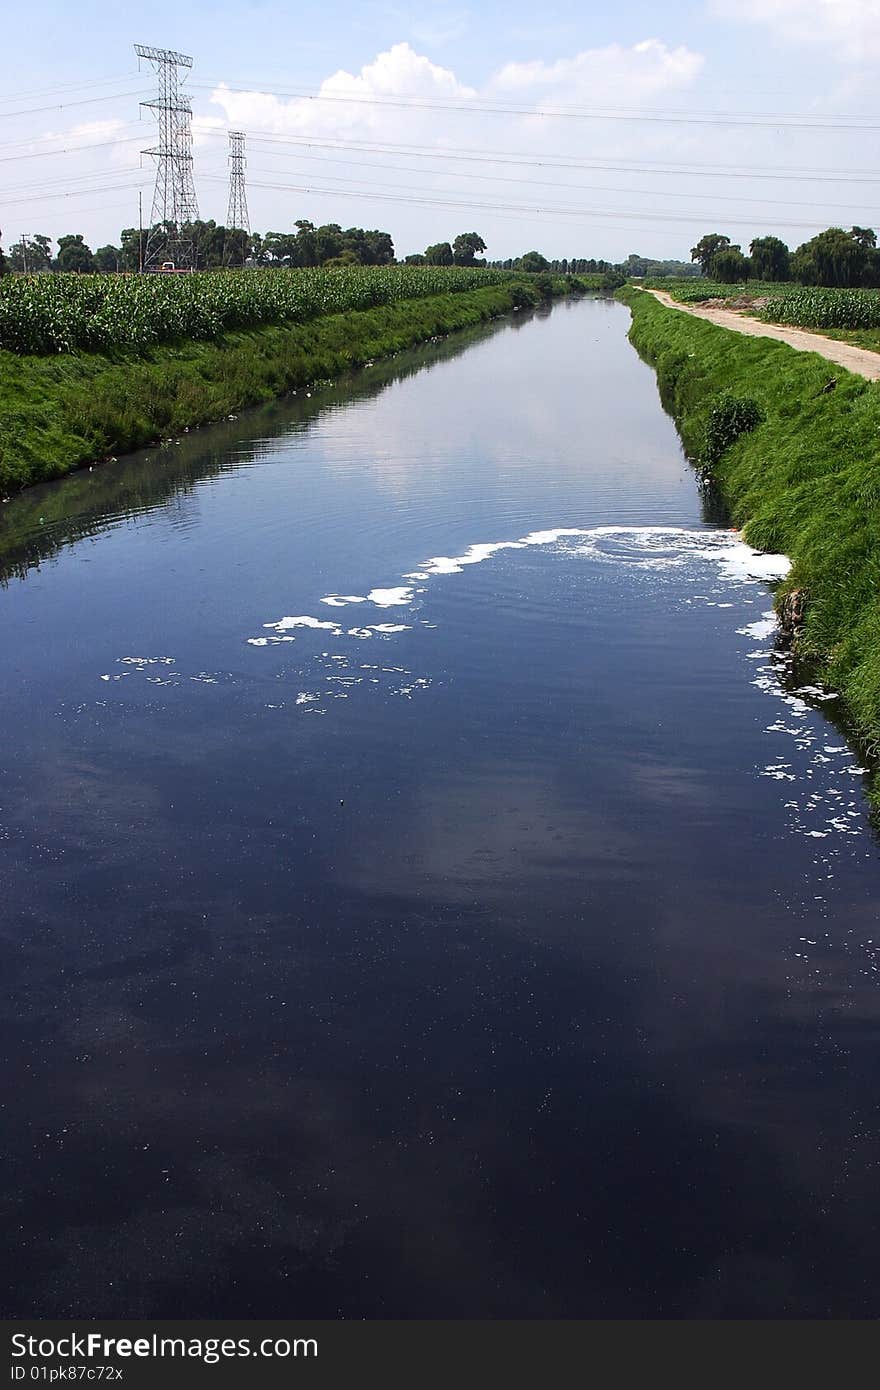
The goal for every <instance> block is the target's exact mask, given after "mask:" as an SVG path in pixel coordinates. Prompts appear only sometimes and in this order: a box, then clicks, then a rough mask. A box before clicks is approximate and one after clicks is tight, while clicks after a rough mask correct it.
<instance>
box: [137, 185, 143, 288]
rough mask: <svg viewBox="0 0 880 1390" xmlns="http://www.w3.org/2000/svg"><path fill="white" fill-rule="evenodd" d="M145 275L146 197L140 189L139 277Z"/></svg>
mask: <svg viewBox="0 0 880 1390" xmlns="http://www.w3.org/2000/svg"><path fill="white" fill-rule="evenodd" d="M143 273H144V195H143V193H141V191H140V189H138V275H143Z"/></svg>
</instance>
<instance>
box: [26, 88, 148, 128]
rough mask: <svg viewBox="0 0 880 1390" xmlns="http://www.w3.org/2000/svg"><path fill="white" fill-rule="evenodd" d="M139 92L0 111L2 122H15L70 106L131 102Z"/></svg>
mask: <svg viewBox="0 0 880 1390" xmlns="http://www.w3.org/2000/svg"><path fill="white" fill-rule="evenodd" d="M137 95H138V93H137V92H131V91H128V92H113V93H112V94H111V95H110V96H103V97H83V98H81V100H79V101H59V102H56V103H55V105H54V106H30V107H28V109H27V110H26V111H0V121H14V120H15V119H16V117H18V116H36V115H39V114H40V112H42V111H66V110H67V108H68V107H70V106H94V105H97V103H98V102H100V101H123V100H125V101H129V100H131V98H132V97H133V96H137Z"/></svg>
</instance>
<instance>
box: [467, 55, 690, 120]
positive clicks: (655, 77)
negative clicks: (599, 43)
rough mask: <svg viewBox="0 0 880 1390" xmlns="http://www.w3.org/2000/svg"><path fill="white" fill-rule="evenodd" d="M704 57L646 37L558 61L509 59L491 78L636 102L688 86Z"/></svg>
mask: <svg viewBox="0 0 880 1390" xmlns="http://www.w3.org/2000/svg"><path fill="white" fill-rule="evenodd" d="M702 67H703V57H702V55H701V54H699V53H694V52H693V51H692V50H691V49H689V48H684V47H679V48H669V47H667V45H666V44H665V43H661V41H660V40H659V39H644V40H643V41H642V42H641V43H637V44H635V45H633V47H632V48H624V47H622V46H621V45H620V44H609V45H608V46H607V47H606V48H588V49H585V50H584V52H583V53H578V54H576V55H575V57H573V58H560V59H558V61H557V62H555V63H545V62H542V61H540V60H537V61H535V62H531V63H508V64H507V65H506V66H505V67H503V68H502V69H501V71H500V72H499V73H498V74H497V76H496V77H495V78H494V79H493V82H492V87H493V88H494V89H495V90H496V91H498V92H510V93H514V92H515V93H517V94H523V93H527V92H537V91H539V90H540V92H541V93H542V94H545V95H547V94H552V95H554V96H558V94H559V93H560V92H562V93H566V94H574V95H577V96H579V97H580V98H581V99H582V100H584V101H589V103H590V104H591V105H594V106H598V105H602V104H603V103H605V102H608V101H610V100H614V101H615V102H616V103H618V104H621V105H622V104H625V105H627V106H629V107H636V106H639V105H641V104H643V103H644V102H646V101H648V100H650V98H651V97H653V96H656V95H658V94H660V93H665V92H669V91H673V90H675V89H677V88H682V87H688V86H690V84H691V83H692V82H693V81H694V80H695V78H697V77H698V76H699V74H700V71H701V69H702Z"/></svg>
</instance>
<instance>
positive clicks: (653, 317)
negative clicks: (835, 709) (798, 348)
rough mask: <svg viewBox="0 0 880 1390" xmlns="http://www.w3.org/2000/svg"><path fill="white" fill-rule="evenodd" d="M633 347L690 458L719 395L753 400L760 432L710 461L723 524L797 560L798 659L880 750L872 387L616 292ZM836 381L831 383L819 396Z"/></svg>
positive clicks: (780, 346)
mask: <svg viewBox="0 0 880 1390" xmlns="http://www.w3.org/2000/svg"><path fill="white" fill-rule="evenodd" d="M622 297H623V298H624V299H625V300H626V302H627V303H628V304H629V305H630V307H631V309H632V314H633V322H632V328H631V330H630V338H631V340H632V342H633V344H634V345H635V347H636V348H637V349H638V351H639V352H640V353H641V354H642V356H644V357H645V358H646V359H647V360H648V361H649V362H651V363H652V364H653V366H654V367H655V369H656V371H657V377H658V382H659V385H660V390H661V394H662V397H663V400H664V404H666V406H667V408H668V409H669V410H670V411H671V413H672V414H673V415H674V417H675V419H676V421H677V423H678V427H679V430H680V432H681V435H682V439H683V441H684V444H685V447H686V449H687V450H688V453H689V454H690V455H691V457H692V458H694V459H695V460H696V459H698V458H699V457H700V456H701V454H702V453H703V443H704V438H705V429H706V423H707V420H708V418H709V413H710V411H711V409H712V405H713V402H714V401H715V400H716V398H717V397H718V396H719V395H720V394H721V393H722V392H729V393H731V394H732V395H734V396H737V397H743V398H750V399H752V400H754V401H755V403H756V404H757V406H758V407H759V409H760V412H761V416H762V419H761V422H760V423H759V424H758V426H757V428H756V429H755V430H754V431H753V432H751V433H749V434H746V435H743V436H742V437H741V438H740V439H738V440H737V441H736V443H734V444H733V445H732V447H731V448H729V449H728V450H727V451H726V452H725V453H724V454H723V455H722V457H721V458H720V460H719V461H718V462H717V463H716V464H715V465H714V467H713V469H712V476H713V480H714V481H715V483H716V484H717V487H718V488H719V490H720V492H721V494H722V496H723V498H724V499H725V501H726V503H727V506H728V507H729V509H730V514H731V517H732V520H733V521H734V522H735V523H736V525H738V526H741V527H743V528H744V534H745V538H746V540H748V541H749V542H750V543H751V544H752V545H754V546H756V547H758V548H759V549H761V550H769V551H782V552H784V553H785V554H787V555H789V556H790V557H791V560H792V571H791V574H790V576H789V578H788V579H787V580H786V581H785V583H784V584H783V585H782V586H781V587H780V590H779V592H778V594H777V602H778V603H781V600H782V598H783V597H784V595H785V594H786V593H787V592H789V591H790V590H792V589H803V590H805V591H806V594H807V600H808V602H807V613H806V620H805V624H804V630H803V634H802V636H801V637H800V638H799V640H798V643H797V651H798V654H799V655H800V656H801V657H803V658H805V659H807V660H809V661H810V662H811V663H814V664H815V668H816V671H817V674H818V675H820V676H821V678H822V679H824V680H825V681H827V682H828V683H829V684H830V685H832V686H833V687H834V688H835V689H837V690H839V691H840V692H841V694H842V696H843V697H844V700H845V701H846V706H847V711H848V714H849V717H850V718H851V720H852V721H853V724H854V727H855V730H856V732H857V734H858V736H859V737H860V738H861V739H862V740H863V741H864V742H865V744H866V745H867V746H868V748H869V749H870V750H871V751H872V752H876V751H877V750H878V748H880V384H878V383H876V382H868V381H865V380H863V379H862V378H861V377H858V376H855V375H853V374H852V373H849V372H846V371H844V370H843V369H842V368H840V367H838V366H835V365H832V364H830V363H829V362H827V361H825V360H824V359H823V358H821V357H819V356H814V355H813V354H810V353H802V352H795V351H794V350H793V349H791V348H789V347H787V346H786V345H785V344H784V343H777V342H773V341H771V340H768V339H762V338H747V337H744V336H743V335H741V334H738V333H735V332H731V331H729V330H727V329H724V328H718V327H716V326H715V325H714V324H711V323H707V322H705V321H704V320H701V319H696V318H693V317H692V316H690V315H683V314H679V313H677V312H676V311H675V310H673V309H668V308H666V307H664V306H663V305H661V304H659V303H658V302H657V301H656V300H655V299H653V298H652V297H651V296H650V295H646V294H640V293H638V292H635V291H632V290H625V291H623V292H622ZM832 377H835V378H836V379H837V385H836V387H835V388H834V389H832V390H827V391H826V390H824V389H823V388H824V387H826V386H827V385H828V383H829V381H830V379H831V378H832Z"/></svg>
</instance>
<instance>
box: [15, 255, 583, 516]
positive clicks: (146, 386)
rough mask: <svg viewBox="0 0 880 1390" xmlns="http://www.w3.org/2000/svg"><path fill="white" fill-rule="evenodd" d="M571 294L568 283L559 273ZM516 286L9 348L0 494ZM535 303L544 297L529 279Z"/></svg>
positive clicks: (488, 312)
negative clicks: (200, 336)
mask: <svg viewBox="0 0 880 1390" xmlns="http://www.w3.org/2000/svg"><path fill="white" fill-rule="evenodd" d="M559 285H560V290H559V292H560V293H562V292H564V291H565V290H566V289H568V288H569V287H568V285H567V284H566V283H565V282H564V281H562V280H560V282H559ZM514 287H517V282H515V281H511V282H509V283H505V284H503V285H499V286H496V287H495V288H488V289H477V290H474V291H472V292H470V293H466V294H449V295H438V296H435V297H434V298H429V299H416V300H404V301H401V302H397V303H392V304H383V305H379V306H377V307H375V308H372V309H367V310H364V311H363V312H350V313H344V314H329V315H326V316H324V317H322V318H318V319H315V320H313V321H312V322H310V323H304V324H295V325H287V324H285V325H276V326H274V327H265V328H260V329H256V330H253V331H249V332H238V333H230V334H228V335H227V336H225V337H224V338H222V339H221V340H220V341H218V342H216V343H215V342H194V341H192V342H180V343H176V344H170V345H167V346H165V347H161V348H152V349H150V350H149V351H145V352H143V353H141V354H137V355H134V356H132V355H119V354H117V355H106V356H104V355H100V354H91V355H89V354H83V355H80V356H72V355H59V356H57V357H18V356H16V355H15V354H14V353H8V352H0V495H2V493H3V492H6V493H7V494H8V493H11V492H14V491H17V490H19V489H21V488H22V487H27V486H29V485H32V484H33V483H38V482H47V481H49V479H51V478H58V477H61V476H63V475H64V474H65V473H69V472H70V471H71V469H74V468H77V467H80V466H82V465H83V464H87V463H92V462H93V461H94V460H96V459H103V458H107V457H109V456H110V455H112V454H120V453H127V452H129V451H130V450H132V449H137V448H143V447H144V446H146V445H148V444H153V443H155V441H156V440H159V439H163V438H167V437H168V436H169V435H171V436H175V435H178V434H180V432H181V431H182V430H184V429H185V428H187V427H188V426H193V425H202V424H207V423H209V422H210V421H213V420H222V419H224V418H225V417H226V416H227V415H229V414H230V413H232V412H237V411H239V410H241V409H243V408H244V407H245V406H249V405H259V404H260V403H261V402H262V401H268V400H272V399H274V398H275V397H278V396H282V395H284V394H285V393H286V392H288V391H292V390H295V389H297V388H299V387H301V386H305V385H307V384H308V383H309V382H313V381H316V380H320V379H322V378H335V377H338V376H341V375H343V374H344V373H345V372H348V371H352V370H353V369H354V368H356V367H359V366H361V365H363V363H365V362H369V361H375V360H377V359H379V358H382V357H390V356H393V355H394V354H395V353H398V352H402V351H404V350H405V349H406V348H411V347H415V346H416V345H417V344H418V343H423V342H428V341H430V340H431V339H432V338H434V337H436V336H437V335H439V334H445V333H449V332H452V331H454V330H457V329H460V328H466V327H471V326H474V325H476V324H479V323H484V322H485V321H486V320H487V319H491V318H493V317H497V316H498V315H500V314H504V313H507V312H508V311H509V310H510V308H511V293H512V289H513V288H514ZM526 289H527V290H528V291H529V293H530V295H531V302H532V303H537V302H538V300H539V298H540V296H539V294H538V292H537V290H534V289H533V288H532V287H531V286H530V285H527V286H526Z"/></svg>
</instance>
